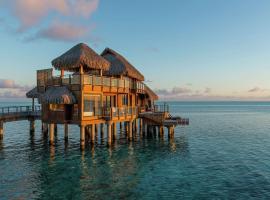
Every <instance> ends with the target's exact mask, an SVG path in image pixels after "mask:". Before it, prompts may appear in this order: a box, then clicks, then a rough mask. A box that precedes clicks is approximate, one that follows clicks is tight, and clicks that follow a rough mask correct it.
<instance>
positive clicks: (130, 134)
mask: <svg viewBox="0 0 270 200" xmlns="http://www.w3.org/2000/svg"><path fill="white" fill-rule="evenodd" d="M132 126H133V123H132V120H131V121H129V123H128V139H129V140H132V134H133V132H132V131H133V129H132Z"/></svg>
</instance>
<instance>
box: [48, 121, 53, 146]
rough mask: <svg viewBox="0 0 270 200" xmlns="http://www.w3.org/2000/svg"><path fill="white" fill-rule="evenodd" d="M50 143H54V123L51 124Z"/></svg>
mask: <svg viewBox="0 0 270 200" xmlns="http://www.w3.org/2000/svg"><path fill="white" fill-rule="evenodd" d="M49 132H50V133H49V134H50V138H49V140H50V145H54V124H49Z"/></svg>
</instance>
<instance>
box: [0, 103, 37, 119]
mask: <svg viewBox="0 0 270 200" xmlns="http://www.w3.org/2000/svg"><path fill="white" fill-rule="evenodd" d="M40 116H41V110H40V106H35V107H34V108H32V106H9V107H0V121H1V122H12V121H19V120H35V119H40Z"/></svg>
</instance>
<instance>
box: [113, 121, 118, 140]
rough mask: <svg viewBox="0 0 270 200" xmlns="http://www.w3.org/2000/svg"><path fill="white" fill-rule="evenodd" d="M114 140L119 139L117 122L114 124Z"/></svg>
mask: <svg viewBox="0 0 270 200" xmlns="http://www.w3.org/2000/svg"><path fill="white" fill-rule="evenodd" d="M113 139H114V140H116V139H117V124H116V122H114V123H113Z"/></svg>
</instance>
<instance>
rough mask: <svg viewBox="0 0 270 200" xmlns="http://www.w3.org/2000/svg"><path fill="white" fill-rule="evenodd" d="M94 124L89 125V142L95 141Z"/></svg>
mask: <svg viewBox="0 0 270 200" xmlns="http://www.w3.org/2000/svg"><path fill="white" fill-rule="evenodd" d="M95 127H96V126H95V124H92V125H91V142H92V143H94V142H95V138H96V130H95Z"/></svg>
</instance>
